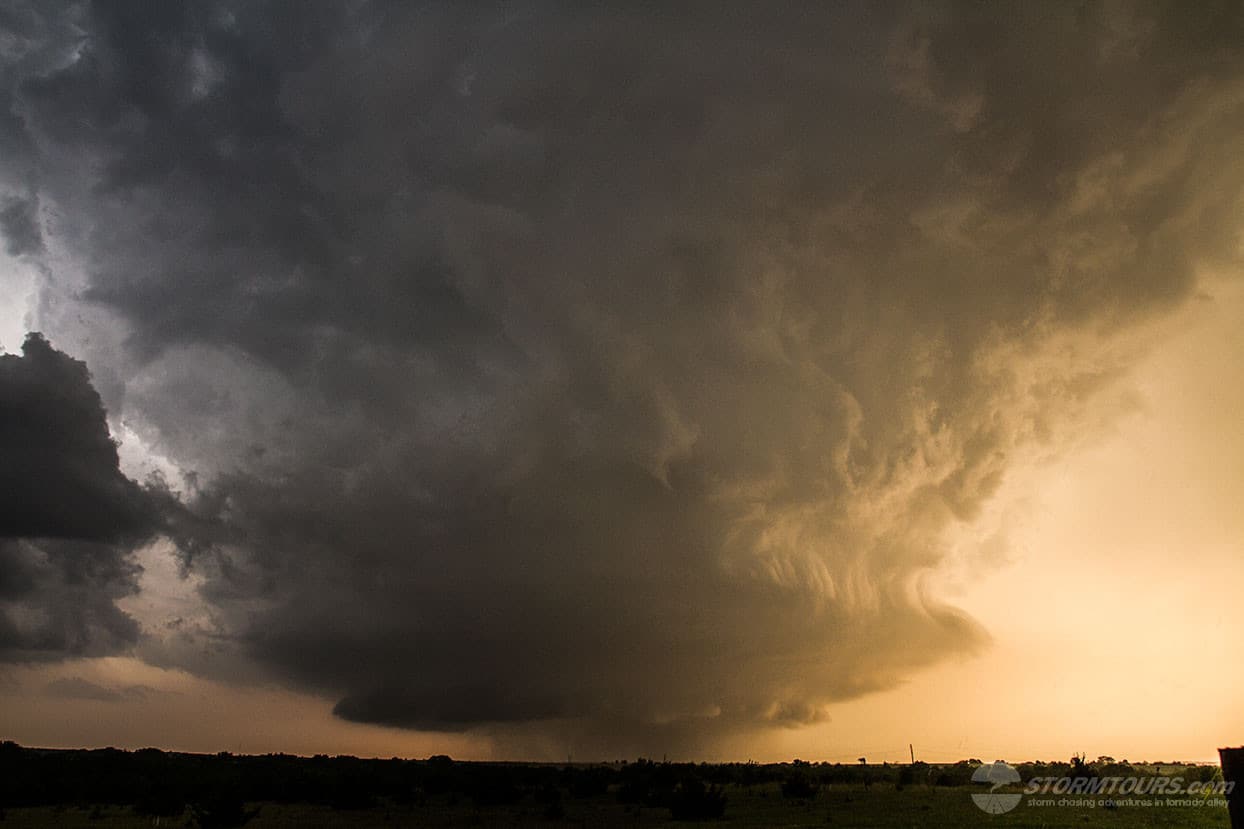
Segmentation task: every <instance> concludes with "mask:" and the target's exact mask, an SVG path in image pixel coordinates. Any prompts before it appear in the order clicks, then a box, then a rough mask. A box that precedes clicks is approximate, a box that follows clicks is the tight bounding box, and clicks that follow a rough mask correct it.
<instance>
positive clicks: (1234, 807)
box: [1218, 746, 1244, 829]
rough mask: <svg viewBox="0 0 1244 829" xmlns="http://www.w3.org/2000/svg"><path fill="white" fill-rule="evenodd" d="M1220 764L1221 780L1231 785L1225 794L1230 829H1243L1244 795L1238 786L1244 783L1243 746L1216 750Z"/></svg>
mask: <svg viewBox="0 0 1244 829" xmlns="http://www.w3.org/2000/svg"><path fill="white" fill-rule="evenodd" d="M1218 759H1219V761H1220V762H1221V763H1222V779H1223V780H1226V781H1227V782H1228V783H1231V784H1233V785H1232V786H1231V791H1229V792H1227V810H1228V811H1229V812H1230V813H1231V829H1244V793H1241V791H1240V786H1239V784H1240V783H1241V782H1244V746H1241V747H1239V748H1220V749H1218Z"/></svg>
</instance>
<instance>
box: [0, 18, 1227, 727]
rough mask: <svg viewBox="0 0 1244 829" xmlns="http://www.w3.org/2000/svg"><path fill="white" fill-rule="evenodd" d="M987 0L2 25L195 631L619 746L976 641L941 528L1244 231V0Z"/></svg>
mask: <svg viewBox="0 0 1244 829" xmlns="http://www.w3.org/2000/svg"><path fill="white" fill-rule="evenodd" d="M1018 11H1019V10H1018V9H1016V8H1015V7H1007V8H1003V7H987V6H976V5H972V6H964V7H960V6H956V5H944V6H937V7H913V8H903V9H893V10H886V9H880V8H868V7H857V6H839V7H834V8H830V9H824V10H818V11H815V12H807V13H805V14H801V15H781V14H761V13H759V12H757V11H752V10H749V9H735V10H734V11H732V12H731V13H728V14H716V13H714V14H712V15H711V17H710V16H707V15H697V14H693V13H690V12H685V13H682V14H670V15H665V16H661V17H658V16H657V15H655V14H653V13H651V12H648V11H644V10H641V9H638V8H631V9H611V10H606V9H599V8H597V9H590V10H588V9H582V10H568V9H554V8H548V7H544V6H539V5H535V6H532V7H530V8H526V7H524V8H519V7H508V6H507V7H505V8H504V9H500V8H498V9H493V10H478V9H475V10H471V11H466V10H461V9H454V8H451V7H437V6H433V7H430V8H420V9H412V8H406V7H400V6H398V7H395V6H391V5H388V4H383V3H376V4H367V3H363V4H354V5H351V6H349V7H344V6H337V5H333V4H314V3H313V4H305V3H298V4H296V5H295V6H288V5H286V4H281V3H273V4H230V3H220V4H180V3H167V4H161V5H160V7H159V9H158V11H155V10H153V9H152V8H151V7H150V5H149V4H125V3H116V4H101V5H99V6H92V7H89V8H87V9H86V10H80V9H78V8H77V7H70V9H69V10H67V11H66V13H65V14H66V15H68V16H71V17H72V16H73V15H77V17H74V18H73V26H72V27H70V28H72V29H73V31H77V32H82V33H85V34H82V35H79V37H80V38H81V45H80V47H79V51H78V55H77V57H76V58H75V59H73V60H68V61H66V60H63V59H61V58H57V57H56V56H58V55H63V54H64V47H63V45H62V46H57V45H56V44H58V43H63V39H62V40H57V38H56V37H53V36H51V35H48V36H47V37H45V38H44V40H39V39H38V37H37V36H36V34H31V35H29V36H28V39H27V40H25V41H22V42H23V43H25V44H26V46H27V48H26V51H25V52H23V54H24V55H25V57H24V58H23V60H24V61H25V62H24V64H23V66H24V67H25V68H22V67H19V68H18V69H16V70H12V71H10V73H9V74H7V75H6V78H8V79H9V80H8V84H9V87H8V90H7V91H6V94H7V95H9V96H10V98H11V99H12V100H14V101H17V102H19V106H18V110H20V112H21V115H22V119H23V123H24V124H25V125H26V126H25V128H26V132H25V133H23V135H25V136H26V137H27V144H28V145H29V146H32V147H35V148H36V149H34V150H32V151H31V152H32V153H33V154H34V156H35V157H36V159H39V158H41V159H42V161H41V162H40V161H36V162H32V163H31V166H30V167H29V169H31V170H34V172H26V173H23V174H24V175H26V177H27V180H25V181H22V182H20V185H21V188H22V189H21V192H23V193H26V192H34V193H37V194H38V197H39V198H40V199H41V203H46V204H54V205H57V206H58V207H59V208H60V210H61V211H62V215H63V216H64V218H63V219H62V222H61V225H60V226H59V228H58V230H59V237H58V238H59V239H61V244H63V245H65V246H66V247H67V248H68V249H70V250H72V251H75V252H76V253H77V254H78V255H79V256H80V257H81V259H82V260H83V261H87V262H89V263H90V264H89V266H88V268H87V269H88V275H87V280H88V281H87V284H86V285H85V291H84V294H83V296H84V297H85V299H86V300H87V301H88V302H89V304H90V307H93V308H97V309H103V310H104V311H105V312H106V313H107V314H109V315H111V316H110V318H111V319H116V320H119V321H120V324H121V325H122V326H123V330H124V333H125V337H126V343H127V349H128V350H127V352H126V353H125V355H124V356H121V357H118V356H117V355H115V354H114V355H106V356H108V357H109V358H110V359H112V360H114V361H116V365H115V366H114V370H116V371H118V372H120V373H121V374H122V375H123V377H124V380H125V382H124V386H125V390H124V398H123V399H124V405H125V407H126V414H127V419H129V420H132V422H133V423H134V424H135V428H141V429H142V430H143V433H144V434H145V436H146V437H147V439H148V440H150V441H151V443H152V445H153V446H154V447H155V448H157V449H158V450H159V451H161V452H163V453H164V454H166V455H167V456H168V457H170V458H173V459H175V460H176V461H177V462H178V463H180V464H182V465H184V466H185V467H186V468H187V469H192V470H195V471H196V472H197V473H198V474H197V478H196V482H197V484H196V486H197V488H193V489H192V491H191V494H190V495H189V496H187V497H188V502H189V503H188V506H189V507H190V509H191V511H193V512H194V513H196V516H197V517H196V518H195V520H194V521H189V520H187V521H185V522H184V523H183V524H181V525H179V527H178V528H177V530H176V532H175V535H176V536H177V539H178V541H179V542H180V544H181V546H182V548H183V555H184V556H185V561H186V565H187V566H188V567H189V568H191V569H192V570H194V571H195V572H196V573H197V574H198V575H199V576H201V577H202V578H203V580H204V581H203V587H202V590H201V593H202V596H203V598H204V600H205V601H206V602H208V604H209V605H210V606H211V608H212V611H213V618H214V619H215V620H216V622H217V623H218V624H219V625H220V630H219V631H218V635H219V639H218V641H223V642H229V643H231V647H233V648H235V649H236V650H237V651H238V652H240V653H242V654H244V655H245V656H247V657H248V658H249V659H251V660H252V661H254V662H256V663H258V664H259V665H261V666H262V667H263V669H264V670H265V671H266V672H267V673H268V674H269V675H270V676H274V677H278V678H280V679H282V680H283V681H285V682H288V683H290V684H292V685H295V686H297V687H299V688H303V689H310V690H313V691H316V692H319V693H323V694H325V695H328V696H330V697H332V698H333V699H335V700H337V703H336V708H335V711H336V713H337V714H338V715H339V716H342V717H345V718H348V719H353V720H359V721H365V722H379V723H385V724H391V725H397V726H403V727H411V728H421V729H433V730H462V729H468V728H475V727H481V726H486V727H491V728H498V729H505V728H525V727H529V728H531V729H532V730H533V731H535V732H539V731H541V729H545V730H546V731H548V730H560V729H569V730H571V731H576V730H577V731H578V732H580V733H585V734H590V735H594V736H596V737H598V738H599V740H600V742H601V743H602V744H608V745H619V744H621V742H623V741H625V740H627V739H629V738H635V736H636V735H640V737H639V738H638V741H639V742H642V735H646V734H661V735H665V736H666V737H668V736H669V735H671V734H673V735H678V736H679V737H680V738H686V739H700V738H703V739H711V738H712V737H713V736H714V735H720V734H725V733H728V732H732V731H737V730H746V729H752V728H758V727H769V726H780V725H792V724H801V723H808V722H814V721H817V720H818V719H821V718H823V717H824V716H825V710H826V706H827V705H828V704H829V703H832V702H833V701H836V700H841V699H845V698H849V697H852V696H856V695H859V694H862V693H867V692H869V691H873V690H876V689H880V688H885V687H890V686H892V685H893V684H895V683H896V682H899V681H901V680H902V679H903V678H904V677H906V676H908V675H909V674H910V673H911V672H912V671H914V670H916V669H918V668H920V667H921V666H926V665H930V664H933V663H936V662H938V661H940V660H943V659H946V658H949V657H951V656H952V655H955V654H961V653H968V652H971V651H972V650H973V649H975V648H977V647H979V646H980V645H981V644H982V643H983V642H984V641H985V639H986V634H985V633H984V632H983V631H982V630H980V628H979V627H978V626H977V625H976V624H975V623H974V622H973V621H972V620H970V619H968V618H967V617H965V616H964V615H963V614H962V613H960V612H958V611H956V610H955V609H953V608H951V607H948V606H946V605H945V604H943V603H941V602H940V601H939V600H938V599H937V597H936V596H934V595H931V593H930V592H929V591H928V589H927V588H926V586H925V585H926V576H927V574H928V573H929V572H930V571H931V570H933V569H935V568H937V567H938V565H939V563H940V562H941V561H942V560H943V558H944V556H945V554H946V553H945V547H944V544H943V539H944V536H945V534H946V533H947V532H948V531H949V530H951V529H952V528H953V527H954V526H955V525H956V524H957V523H958V522H962V521H967V520H971V519H972V518H973V516H974V515H976V513H977V511H978V510H979V509H980V507H981V505H982V504H983V503H984V502H985V501H986V500H987V499H988V498H989V497H990V495H991V494H992V492H993V491H994V490H995V489H996V487H997V486H998V484H999V482H1000V481H1001V480H1002V478H1003V477H1004V476H1005V474H1006V472H1007V469H1008V468H1009V465H1010V464H1011V463H1013V462H1014V459H1015V458H1016V457H1021V456H1023V455H1024V453H1025V452H1028V451H1031V450H1032V448H1033V447H1041V446H1044V447H1047V448H1048V449H1049V450H1050V451H1056V449H1057V446H1058V445H1059V443H1060V441H1062V440H1064V439H1066V437H1067V436H1068V435H1069V434H1070V433H1072V432H1074V430H1075V428H1076V423H1077V418H1078V415H1079V413H1081V412H1082V411H1083V410H1084V408H1085V407H1086V406H1088V405H1089V404H1090V403H1091V401H1092V400H1093V399H1094V396H1095V395H1096V394H1098V393H1099V392H1100V391H1101V390H1102V389H1103V388H1105V387H1107V386H1108V385H1109V383H1110V381H1111V380H1112V378H1114V377H1117V376H1118V374H1119V372H1120V371H1121V370H1122V369H1124V368H1125V367H1126V364H1127V359H1126V354H1123V355H1122V356H1117V355H1118V352H1116V351H1114V350H1112V349H1111V343H1113V342H1114V341H1115V339H1116V338H1117V336H1119V335H1120V334H1122V333H1124V332H1127V331H1130V330H1135V329H1136V328H1137V327H1140V326H1143V325H1145V324H1146V322H1147V321H1149V320H1152V319H1154V318H1156V317H1159V316H1161V315H1162V314H1163V313H1165V312H1168V311H1170V310H1171V309H1173V308H1175V307H1177V306H1178V304H1179V303H1180V302H1181V301H1183V299H1184V298H1186V297H1187V296H1188V295H1189V294H1190V293H1191V291H1192V290H1193V286H1194V284H1195V269H1196V268H1197V267H1198V266H1202V265H1205V264H1206V263H1210V264H1216V263H1223V262H1234V261H1236V259H1238V253H1239V249H1238V235H1237V234H1238V219H1239V216H1240V210H1239V192H1240V184H1241V183H1244V170H1242V168H1241V162H1240V161H1239V160H1238V157H1237V154H1236V153H1234V152H1233V151H1232V149H1231V148H1232V147H1233V145H1234V139H1235V138H1236V137H1238V135H1239V133H1240V128H1241V126H1244V106H1242V104H1244V94H1242V90H1244V81H1242V79H1244V72H1242V69H1241V63H1240V55H1239V51H1238V43H1239V42H1242V41H1240V40H1239V39H1238V37H1237V38H1234V39H1233V38H1232V37H1228V36H1227V35H1226V34H1225V33H1228V32H1234V33H1235V34H1236V35H1238V34H1239V28H1240V19H1239V15H1238V13H1233V12H1232V11H1231V9H1230V8H1228V7H1227V6H1225V5H1224V6H1223V7H1222V8H1220V9H1218V8H1211V7H1210V6H1205V7H1203V8H1201V9H1199V10H1197V11H1196V12H1195V13H1192V12H1187V11H1186V10H1184V9H1181V8H1180V7H1178V6H1174V5H1162V4H1156V5H1149V4H1135V5H1123V6H1119V7H1118V8H1116V7H1113V6H1112V7H1106V6H1102V7H1094V8H1086V9H1081V10H1077V9H1073V8H1070V7H1066V8H1063V7H1059V8H1046V7H1041V10H1040V12H1039V13H1038V11H1037V10H1036V9H1033V10H1028V11H1024V13H1022V14H1020V13H1016V12H1018ZM1013 13H1016V14H1013ZM32 14H35V13H34V12H32ZM35 16H36V17H37V16H38V15H35ZM48 17H49V18H50V17H53V16H52V15H48ZM40 19H42V18H40ZM292 20H297V21H298V22H297V25H288V24H289V21H292ZM64 28H65V26H64V25H60V26H58V25H56V24H54V23H51V22H47V23H45V24H43V25H41V26H35V25H33V24H31V26H29V27H28V29H29V31H31V32H36V33H37V32H58V31H61V30H62V29H64ZM40 56H42V57H40ZM19 169H20V170H27V169H28V168H26V167H21V168H19ZM65 170H71V171H74V174H73V175H70V174H68V173H66V172H64V171H65ZM15 187H16V185H15ZM104 217H107V218H106V220H105V218H104ZM11 244H12V243H11ZM48 313H49V319H50V320H51V321H53V322H54V321H55V320H56V319H58V318H59V317H57V315H56V312H55V310H54V309H53V310H51V311H49V312H48ZM628 745H629V743H628Z"/></svg>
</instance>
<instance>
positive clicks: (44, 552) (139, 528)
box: [0, 334, 169, 661]
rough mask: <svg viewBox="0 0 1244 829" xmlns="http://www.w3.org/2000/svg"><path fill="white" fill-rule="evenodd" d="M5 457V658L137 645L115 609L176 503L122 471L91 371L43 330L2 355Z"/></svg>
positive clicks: (1, 595) (1, 647) (0, 599)
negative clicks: (137, 558) (141, 549)
mask: <svg viewBox="0 0 1244 829" xmlns="http://www.w3.org/2000/svg"><path fill="white" fill-rule="evenodd" d="M0 454H2V455H3V457H4V464H3V467H0V659H2V660H5V661H10V660H29V659H48V658H61V657H66V656H100V655H105V654H108V653H114V652H118V651H121V650H124V649H126V648H128V647H130V646H132V645H133V644H134V643H135V642H136V641H137V639H138V633H139V628H138V624H137V623H136V622H135V621H134V620H133V619H131V618H130V617H129V616H127V615H126V614H125V613H124V612H122V611H121V610H120V609H119V608H118V607H117V606H116V604H115V601H116V600H117V599H120V598H122V597H124V596H126V595H129V594H132V593H133V592H134V591H135V590H136V589H137V576H138V567H137V565H135V564H134V562H133V561H132V559H131V558H130V554H131V552H132V550H133V547H134V546H135V545H137V544H139V543H141V542H142V541H143V540H145V539H147V538H149V537H151V536H152V535H153V534H154V533H155V532H156V531H157V530H158V529H159V528H160V527H161V526H162V525H163V514H164V509H165V505H166V504H167V503H168V499H169V496H167V495H163V494H160V493H158V492H157V491H156V490H153V489H145V488H143V487H140V486H139V485H138V484H136V483H135V482H133V481H131V480H130V479H128V478H126V477H125V476H124V475H123V474H122V473H121V471H120V469H119V461H118V457H117V448H116V445H115V444H114V443H113V442H112V438H111V436H110V434H109V431H108V424H107V422H106V419H105V414H104V409H103V405H102V402H101V401H100V398H99V394H98V393H97V392H96V391H95V389H94V387H93V386H92V385H91V380H90V377H89V375H88V373H87V370H86V366H85V365H84V364H83V363H82V362H80V361H78V360H74V359H72V358H70V357H68V356H67V355H65V354H63V353H61V352H59V351H57V350H56V349H54V348H53V347H52V346H51V345H50V344H49V343H48V342H47V340H46V339H44V338H43V337H42V336H40V335H39V334H31V335H30V336H28V337H27V338H26V342H25V344H24V345H23V346H22V354H21V356H17V355H13V354H4V355H0Z"/></svg>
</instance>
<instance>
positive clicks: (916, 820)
mask: <svg viewBox="0 0 1244 829" xmlns="http://www.w3.org/2000/svg"><path fill="white" fill-rule="evenodd" d="M725 792H726V797H727V806H726V814H725V815H724V816H723V817H722V818H718V819H713V820H708V821H703V822H700V823H699V824H698V825H703V826H731V827H811V826H817V827H825V826H831V827H832V826H838V827H852V828H853V829H854V828H855V827H859V829H867V827H947V829H950V828H951V827H970V826H990V827H1029V828H1030V829H1038V828H1039V827H1064V826H1065V827H1093V826H1112V827H1129V829H1130V828H1131V827H1214V826H1221V827H1227V826H1229V825H1230V821H1229V820H1228V817H1227V810H1226V809H1225V808H1223V807H1222V806H1216V805H1205V806H1199V807H1198V806H1186V805H1162V806H1158V805H1153V806H1144V807H1141V806H1132V807H1128V806H1121V807H1118V808H1115V809H1109V808H1106V807H1105V806H1104V805H1103V804H1104V798H1100V797H1099V798H1096V799H1085V800H1084V801H1082V802H1084V803H1086V804H1087V803H1088V802H1093V803H1094V804H1095V805H1094V806H1092V807H1089V806H1087V805H1081V806H1075V807H1069V806H1063V807H1060V806H1049V807H1042V806H1036V807H1033V806H1030V805H1028V804H1027V803H1026V802H1021V804H1020V806H1018V807H1017V808H1016V809H1014V810H1013V811H1012V812H1010V813H1008V814H1003V815H988V814H985V813H984V812H982V811H980V810H979V809H978V808H977V807H976V805H975V804H974V803H973V801H972V799H971V790H970V789H968V788H964V787H955V788H942V787H934V786H909V787H906V788H904V789H902V790H898V791H896V790H895V789H894V787H893V786H889V785H874V786H872V787H870V788H869V790H867V791H865V790H864V789H863V788H862V787H860V786H847V785H836V786H835V785H831V786H829V787H827V788H825V789H822V790H821V791H820V792H819V793H818V794H817V795H816V797H814V798H812V799H810V800H799V799H787V798H784V797H782V795H781V792H780V790H779V787H778V785H777V784H763V785H758V786H736V785H731V786H728V787H726V790H725ZM1028 799H1029V798H1025V801H1027V800H1028ZM1153 802H1165V800H1164V799H1161V798H1158V799H1156V800H1155V801H1153ZM255 806H258V808H259V811H258V813H257V814H256V815H255V816H254V818H253V819H252V820H251V821H250V822H249V823H247V824H246V825H247V826H248V827H254V829H265V827H272V828H273V829H280V828H281V827H306V826H315V827H326V828H327V829H331V827H348V826H349V827H354V826H357V827H395V826H411V827H494V826H497V827H500V826H530V827H558V826H582V827H597V826H600V827H629V826H645V827H648V826H652V827H655V826H689V825H697V824H696V823H693V822H688V821H674V820H672V819H671V818H670V812H669V810H668V809H667V808H662V807H652V806H643V805H637V804H624V803H620V802H618V799H617V797H616V793H615V792H612V791H611V792H607V793H605V794H603V795H595V796H592V797H586V798H578V799H568V800H566V801H564V803H563V806H562V809H563V810H564V815H563V816H562V817H559V818H554V817H550V816H548V807H547V806H546V805H545V804H542V803H540V802H538V801H537V799H536V798H534V797H526V798H523V799H522V800H520V801H519V802H516V803H513V804H508V805H504V806H478V805H476V804H474V803H472V802H471V801H469V800H467V799H462V798H458V797H455V796H444V797H433V798H428V799H427V800H426V801H425V802H423V803H421V804H407V805H396V804H393V805H379V806H374V807H371V808H366V809H336V808H332V807H330V806H323V805H312V804H279V803H262V804H248V807H250V808H254V807H255ZM195 825H197V823H196V822H195V821H194V820H193V818H192V817H191V816H190V814H189V812H187V813H185V814H183V815H181V816H179V817H171V816H170V817H163V818H160V819H159V822H158V823H157V819H156V818H154V817H151V816H147V815H138V814H135V813H134V810H133V809H132V808H130V807H122V806H111V807H102V808H99V809H92V808H90V807H88V808H81V807H68V808H59V807H58V808H51V807H39V808H18V809H9V810H8V813H7V816H6V820H5V821H4V826H6V827H14V829H16V827H49V826H56V827H66V828H67V829H69V828H70V827H83V829H104V827H151V826H161V827H181V826H195Z"/></svg>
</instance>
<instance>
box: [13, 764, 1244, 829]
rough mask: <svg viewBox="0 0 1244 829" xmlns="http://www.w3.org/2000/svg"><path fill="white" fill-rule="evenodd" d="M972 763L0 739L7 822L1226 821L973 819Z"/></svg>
mask: <svg viewBox="0 0 1244 829" xmlns="http://www.w3.org/2000/svg"><path fill="white" fill-rule="evenodd" d="M976 765H977V764H976V763H973V762H963V763H957V764H953V765H927V764H923V763H916V764H911V765H906V764H905V765H894V764H890V765H880V766H877V765H872V766H865V765H844V764H810V763H801V762H799V761H796V762H794V763H781V764H769V765H758V764H754V763H748V764H677V763H653V762H649V761H645V760H640V761H636V762H631V763H617V764H610V765H596V766H592V765H575V766H565V765H542V764H496V763H464V762H455V761H453V760H451V759H449V758H447V757H433V758H429V759H428V760H359V759H357V758H352V757H323V756H321V757H315V758H299V757H290V756H285V755H267V756H263V757H235V756H232V755H227V754H222V755H192V754H176V753H168V752H160V751H156V750H153V749H146V750H143V751H138V752H123V751H117V750H115V749H102V750H97V751H47V750H39V749H27V748H21V747H19V746H16V745H14V744H12V743H5V744H3V745H0V806H2V809H3V822H2V823H0V825H2V826H5V827H8V826H12V827H21V826H32V827H34V826H40V827H42V826H56V827H100V829H102V828H103V827H119V826H134V827H149V826H160V827H201V829H211V828H212V827H222V828H223V827H233V826H247V827H255V829H262V827H304V826H305V827H346V826H361V827H395V826H412V827H439V826H446V827H449V826H453V827H489V826H532V827H536V826H539V827H556V826H583V827H597V826H600V827H624V826H689V825H697V824H698V825H705V826H714V825H715V826H734V827H793V826H839V827H891V826H896V827H971V826H997V827H1059V826H1075V827H1084V826H1118V827H1158V826H1162V827H1200V826H1211V827H1212V826H1222V827H1227V826H1229V825H1230V821H1229V819H1228V817H1227V810H1226V808H1225V807H1224V806H1223V805H1222V802H1223V800H1222V797H1221V796H1216V795H1208V796H1201V797H1187V796H1181V797H1180V798H1178V799H1174V798H1162V797H1142V798H1137V797H1133V798H1132V801H1134V805H1129V804H1128V803H1127V802H1126V801H1125V800H1124V799H1123V798H1120V797H1118V796H1117V795H1116V801H1115V802H1108V798H1106V797H1104V796H1098V797H1087V796H1081V797H1073V798H1060V797H1057V796H1053V795H1046V796H1044V798H1042V797H1040V796H1034V795H1025V796H1024V797H1023V799H1022V800H1021V801H1020V803H1019V805H1018V806H1016V807H1015V808H1014V809H1013V810H1011V811H1009V812H1007V813H1006V814H1000V815H990V814H986V813H985V812H983V811H981V810H980V809H979V808H978V807H977V806H976V804H975V802H974V801H973V798H972V795H973V794H980V793H983V792H986V791H988V788H987V787H981V786H978V785H973V784H972V783H971V775H972V772H973V771H974V770H975V768H976ZM1019 771H1020V773H1021V776H1022V777H1023V779H1024V780H1030V779H1032V778H1034V777H1049V776H1063V775H1072V776H1083V775H1086V774H1087V775H1100V776H1102V777H1113V776H1129V775H1144V776H1149V775H1153V774H1155V773H1160V774H1162V775H1165V776H1168V777H1174V776H1179V777H1181V778H1182V779H1184V780H1185V781H1193V780H1203V779H1212V778H1213V777H1214V776H1215V774H1216V769H1214V768H1213V767H1206V766H1176V765H1164V766H1161V767H1154V766H1146V765H1137V766H1129V765H1127V764H1120V763H1113V762H1111V763H1098V764H1080V765H1076V766H1074V767H1073V766H1071V765H1069V764H1066V763H1049V764H1024V765H1021V766H1020V767H1019Z"/></svg>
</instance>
